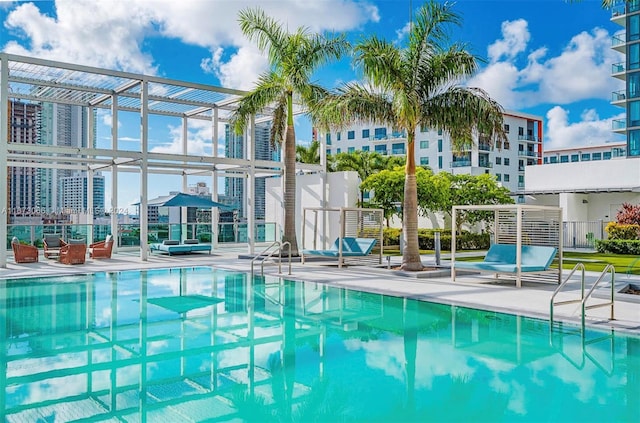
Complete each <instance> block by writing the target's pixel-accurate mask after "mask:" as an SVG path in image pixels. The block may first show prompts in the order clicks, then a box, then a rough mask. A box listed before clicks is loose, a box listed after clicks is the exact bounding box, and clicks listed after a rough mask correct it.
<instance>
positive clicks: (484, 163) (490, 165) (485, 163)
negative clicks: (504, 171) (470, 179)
mask: <svg viewBox="0 0 640 423" xmlns="http://www.w3.org/2000/svg"><path fill="white" fill-rule="evenodd" d="M478 167H484V168H492V167H493V163H492V162H483V161H481V162H479V163H478Z"/></svg>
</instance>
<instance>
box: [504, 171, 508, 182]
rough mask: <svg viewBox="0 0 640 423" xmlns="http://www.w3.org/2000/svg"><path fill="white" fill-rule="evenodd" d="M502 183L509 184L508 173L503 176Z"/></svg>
mask: <svg viewBox="0 0 640 423" xmlns="http://www.w3.org/2000/svg"><path fill="white" fill-rule="evenodd" d="M504 181H505V182H509V174H508V173H505V174H504Z"/></svg>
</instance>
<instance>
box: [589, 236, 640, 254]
mask: <svg viewBox="0 0 640 423" xmlns="http://www.w3.org/2000/svg"><path fill="white" fill-rule="evenodd" d="M595 242H596V245H595V246H596V250H597V251H598V252H599V253H611V254H631V255H640V240H638V239H596V240H595Z"/></svg>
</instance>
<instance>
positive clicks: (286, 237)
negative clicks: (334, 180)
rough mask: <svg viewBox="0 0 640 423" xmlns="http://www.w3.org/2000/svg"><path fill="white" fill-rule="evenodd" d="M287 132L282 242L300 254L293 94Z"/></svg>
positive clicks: (289, 107) (290, 95) (293, 253)
mask: <svg viewBox="0 0 640 423" xmlns="http://www.w3.org/2000/svg"><path fill="white" fill-rule="evenodd" d="M288 97H289V98H288V100H287V102H288V105H287V106H288V111H287V113H288V116H287V132H286V135H285V140H284V184H283V186H284V193H283V199H284V234H283V236H282V242H287V241H288V242H289V243H291V255H292V256H298V240H297V238H296V131H295V128H294V127H293V95H292V94H291V93H289V96H288Z"/></svg>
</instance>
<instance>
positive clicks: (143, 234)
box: [140, 79, 149, 261]
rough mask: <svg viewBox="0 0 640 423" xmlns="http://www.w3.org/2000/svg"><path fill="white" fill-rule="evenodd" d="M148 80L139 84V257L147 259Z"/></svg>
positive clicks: (143, 259)
mask: <svg viewBox="0 0 640 423" xmlns="http://www.w3.org/2000/svg"><path fill="white" fill-rule="evenodd" d="M148 101H149V82H148V81H147V80H146V79H143V80H142V84H141V86H140V152H141V153H142V154H141V157H142V160H141V161H140V259H141V260H142V261H147V257H148V254H149V249H148V248H147V239H148V232H149V227H148V225H149V223H148V222H149V213H148V210H149V207H148V205H147V201H149V193H148V178H147V173H148V166H149V163H148V151H149V104H148Z"/></svg>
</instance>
